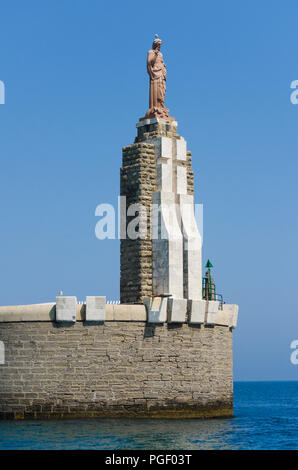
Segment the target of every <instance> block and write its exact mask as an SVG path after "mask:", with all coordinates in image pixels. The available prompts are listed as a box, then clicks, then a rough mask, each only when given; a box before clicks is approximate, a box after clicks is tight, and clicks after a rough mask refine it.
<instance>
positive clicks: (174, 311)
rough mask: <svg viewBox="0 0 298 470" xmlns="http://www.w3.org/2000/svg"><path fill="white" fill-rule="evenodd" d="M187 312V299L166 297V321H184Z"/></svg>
mask: <svg viewBox="0 0 298 470" xmlns="http://www.w3.org/2000/svg"><path fill="white" fill-rule="evenodd" d="M186 314H187V299H172V298H170V299H168V322H169V323H184V322H185V321H186Z"/></svg>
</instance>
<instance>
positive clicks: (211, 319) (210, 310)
mask: <svg viewBox="0 0 298 470" xmlns="http://www.w3.org/2000/svg"><path fill="white" fill-rule="evenodd" d="M218 307H219V302H218V301H217V300H208V302H207V317H206V324H207V325H215V323H216V321H217V316H218Z"/></svg>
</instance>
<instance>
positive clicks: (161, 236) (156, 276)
mask: <svg viewBox="0 0 298 470" xmlns="http://www.w3.org/2000/svg"><path fill="white" fill-rule="evenodd" d="M153 204H154V205H156V207H158V208H159V212H160V216H159V217H158V216H157V214H156V213H154V214H153V216H152V239H153V240H152V260H153V268H152V284H153V294H154V295H156V296H161V295H164V294H171V295H172V296H173V297H175V298H178V299H179V298H183V238H182V233H181V229H180V226H179V222H178V218H177V213H176V203H175V194H174V193H166V192H163V191H159V192H155V193H153Z"/></svg>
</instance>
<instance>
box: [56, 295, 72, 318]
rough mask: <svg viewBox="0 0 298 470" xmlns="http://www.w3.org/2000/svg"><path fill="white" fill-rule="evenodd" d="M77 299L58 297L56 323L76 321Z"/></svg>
mask: <svg viewBox="0 0 298 470" xmlns="http://www.w3.org/2000/svg"><path fill="white" fill-rule="evenodd" d="M76 307H77V298H76V297H74V296H62V295H60V296H58V297H56V321H57V322H72V323H75V321H76Z"/></svg>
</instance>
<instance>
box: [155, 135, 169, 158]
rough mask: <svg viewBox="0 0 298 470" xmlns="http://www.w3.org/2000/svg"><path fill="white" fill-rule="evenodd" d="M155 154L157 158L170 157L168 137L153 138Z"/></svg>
mask: <svg viewBox="0 0 298 470" xmlns="http://www.w3.org/2000/svg"><path fill="white" fill-rule="evenodd" d="M154 145H155V155H156V157H157V158H159V157H162V158H172V155H173V151H172V147H173V145H172V139H171V138H170V137H158V138H157V139H155V140H154Z"/></svg>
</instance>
